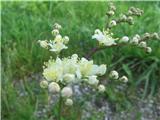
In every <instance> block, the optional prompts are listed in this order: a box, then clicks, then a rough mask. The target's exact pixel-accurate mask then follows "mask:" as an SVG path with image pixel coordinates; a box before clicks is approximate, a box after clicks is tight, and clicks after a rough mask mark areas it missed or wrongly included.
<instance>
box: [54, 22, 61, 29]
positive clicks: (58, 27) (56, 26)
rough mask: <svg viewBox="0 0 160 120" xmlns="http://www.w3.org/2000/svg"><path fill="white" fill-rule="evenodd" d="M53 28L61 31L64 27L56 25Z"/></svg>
mask: <svg viewBox="0 0 160 120" xmlns="http://www.w3.org/2000/svg"><path fill="white" fill-rule="evenodd" d="M53 28H55V29H58V30H59V29H61V28H62V26H61V25H59V24H58V23H55V24H54V25H53Z"/></svg>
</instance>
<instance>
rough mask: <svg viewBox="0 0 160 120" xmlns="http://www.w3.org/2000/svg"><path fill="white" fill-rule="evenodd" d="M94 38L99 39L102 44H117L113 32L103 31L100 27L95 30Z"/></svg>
mask: <svg viewBox="0 0 160 120" xmlns="http://www.w3.org/2000/svg"><path fill="white" fill-rule="evenodd" d="M92 39H97V41H98V42H99V43H100V44H103V45H105V46H111V45H115V44H116V43H115V39H113V38H112V36H111V34H109V33H108V32H107V31H104V32H103V33H102V32H101V31H100V30H99V29H97V30H96V31H95V34H94V35H93V36H92Z"/></svg>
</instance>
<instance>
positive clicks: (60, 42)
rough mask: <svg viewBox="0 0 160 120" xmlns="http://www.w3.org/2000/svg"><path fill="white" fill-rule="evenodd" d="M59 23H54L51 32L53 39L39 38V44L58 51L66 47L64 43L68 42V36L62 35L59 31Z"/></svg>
mask: <svg viewBox="0 0 160 120" xmlns="http://www.w3.org/2000/svg"><path fill="white" fill-rule="evenodd" d="M61 28H62V27H61V25H59V24H57V23H56V24H54V26H53V30H52V34H53V35H54V36H55V38H54V40H49V41H48V40H39V41H38V42H39V43H40V46H41V47H43V48H46V49H49V50H50V51H52V52H55V53H59V52H60V51H61V50H63V49H67V48H68V47H67V46H66V44H67V43H68V42H69V37H68V36H64V37H62V36H61V35H60V33H59V30H60V29H61Z"/></svg>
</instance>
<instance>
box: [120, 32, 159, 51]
mask: <svg viewBox="0 0 160 120" xmlns="http://www.w3.org/2000/svg"><path fill="white" fill-rule="evenodd" d="M148 39H159V36H158V34H157V33H152V34H150V33H145V34H144V35H143V36H140V35H138V34H136V35H135V36H133V37H132V38H129V37H127V36H124V37H122V38H121V39H120V40H119V42H120V43H128V44H132V45H136V46H137V47H139V48H142V49H144V50H145V51H146V52H147V53H151V52H152V49H151V47H148V46H147V42H146V40H148Z"/></svg>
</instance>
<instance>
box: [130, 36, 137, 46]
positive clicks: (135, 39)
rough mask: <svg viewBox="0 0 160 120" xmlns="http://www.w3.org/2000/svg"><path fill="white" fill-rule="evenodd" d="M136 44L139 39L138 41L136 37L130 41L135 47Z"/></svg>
mask: <svg viewBox="0 0 160 120" xmlns="http://www.w3.org/2000/svg"><path fill="white" fill-rule="evenodd" d="M138 42H139V39H138V38H137V37H136V36H135V37H133V39H132V40H131V43H133V44H135V45H137V44H138Z"/></svg>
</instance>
